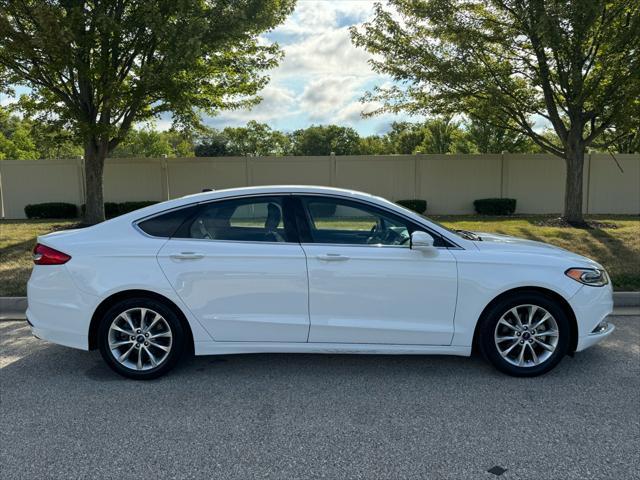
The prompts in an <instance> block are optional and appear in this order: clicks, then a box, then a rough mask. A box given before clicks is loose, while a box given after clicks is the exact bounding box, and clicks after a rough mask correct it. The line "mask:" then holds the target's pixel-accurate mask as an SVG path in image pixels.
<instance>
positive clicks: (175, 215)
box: [138, 205, 200, 238]
mask: <svg viewBox="0 0 640 480" xmlns="http://www.w3.org/2000/svg"><path fill="white" fill-rule="evenodd" d="M198 208H200V207H199V206H198V205H193V206H190V207H186V208H180V209H178V210H172V211H170V212H167V213H164V214H161V215H158V216H156V217H153V218H150V219H149V220H144V221H142V222H140V223H138V227H140V229H141V230H142V231H143V232H145V233H146V234H147V235H151V236H153V237H166V238H169V237H171V236H173V234H174V233H175V232H176V230H178V228H180V225H182V224H183V223H184V222H186V221H187V220H189V218H191V217H192V216H193V215H194V213H196V211H197V210H198Z"/></svg>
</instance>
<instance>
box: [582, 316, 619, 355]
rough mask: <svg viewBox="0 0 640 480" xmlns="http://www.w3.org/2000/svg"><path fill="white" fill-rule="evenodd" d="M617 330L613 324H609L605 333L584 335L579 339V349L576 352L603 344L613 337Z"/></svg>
mask: <svg viewBox="0 0 640 480" xmlns="http://www.w3.org/2000/svg"><path fill="white" fill-rule="evenodd" d="M615 329H616V326H615V325H614V324H613V323H609V325H608V326H607V328H606V329H605V330H603V331H599V332H598V333H590V334H589V335H583V336H582V337H580V338H579V339H578V347H577V348H576V352H580V351H582V350H585V349H587V348H589V347H591V346H593V345H595V344H596V343H599V342H601V341H602V340H604V339H605V338H607V337H608V336H609V335H611V334H612V333H613V331H614V330H615Z"/></svg>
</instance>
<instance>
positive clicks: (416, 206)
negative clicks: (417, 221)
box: [396, 200, 427, 215]
mask: <svg viewBox="0 0 640 480" xmlns="http://www.w3.org/2000/svg"><path fill="white" fill-rule="evenodd" d="M396 203H397V204H398V205H402V206H403V207H405V208H408V209H409V210H413V211H414V212H416V213H419V214H420V215H422V214H423V213H424V212H426V211H427V201H426V200H398V201H397V202H396Z"/></svg>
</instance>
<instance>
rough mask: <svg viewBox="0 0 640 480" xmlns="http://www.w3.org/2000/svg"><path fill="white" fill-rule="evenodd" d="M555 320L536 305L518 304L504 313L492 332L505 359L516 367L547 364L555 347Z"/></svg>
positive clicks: (556, 330) (558, 333) (556, 324)
mask: <svg viewBox="0 0 640 480" xmlns="http://www.w3.org/2000/svg"><path fill="white" fill-rule="evenodd" d="M559 337H560V332H559V330H558V323H557V322H556V319H555V318H554V317H553V315H551V313H549V311H547V310H546V309H544V308H542V307H540V306H538V305H528V304H525V305H518V306H517V307H513V308H511V309H509V310H508V311H507V312H505V313H504V314H503V315H502V317H500V320H498V323H497V324H496V328H495V331H494V342H495V345H496V348H497V349H498V352H499V353H500V355H501V356H502V358H503V359H504V360H506V361H507V362H509V363H510V364H511V365H515V366H516V367H525V368H529V367H535V366H538V365H541V364H543V363H544V362H546V361H547V360H548V359H549V358H550V357H551V356H552V355H553V353H554V352H555V350H556V347H557V346H558V340H559Z"/></svg>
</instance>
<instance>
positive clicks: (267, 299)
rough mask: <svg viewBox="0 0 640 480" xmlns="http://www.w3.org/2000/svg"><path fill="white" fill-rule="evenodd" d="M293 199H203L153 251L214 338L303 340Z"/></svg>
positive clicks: (302, 267) (305, 329) (303, 287)
mask: <svg viewBox="0 0 640 480" xmlns="http://www.w3.org/2000/svg"><path fill="white" fill-rule="evenodd" d="M290 201H291V197H290V196H282V197H278V196H276V197H271V196H270V197H265V196H262V197H245V198H241V199H232V200H219V201H214V202H211V203H208V204H205V205H203V207H202V208H201V209H200V210H199V211H198V213H197V214H196V215H195V216H194V217H193V218H191V219H190V220H189V221H188V222H187V224H183V226H182V227H180V229H179V230H178V232H177V233H176V234H175V235H174V237H172V238H171V239H170V240H169V241H168V242H167V243H166V244H165V245H164V246H163V248H162V249H161V250H160V252H159V253H158V261H159V262H160V265H161V267H162V269H163V271H164V273H165V275H166V276H167V278H168V279H169V281H170V282H171V284H172V286H173V288H174V289H175V291H176V292H177V294H178V295H179V296H180V297H181V298H182V300H183V301H184V302H185V303H186V305H187V306H188V307H189V309H190V310H191V312H192V313H193V314H194V315H195V316H196V317H197V318H198V320H199V321H200V322H201V323H202V325H203V326H204V327H205V328H206V329H207V331H208V332H209V333H210V335H211V336H212V337H213V338H214V340H216V341H233V342H236V341H237V342H306V341H307V335H308V333H309V310H308V287H307V267H306V260H305V255H304V252H303V250H302V248H301V247H300V244H299V243H298V241H297V234H296V230H295V225H294V224H293V223H292V222H293V221H291V222H290V221H289V215H288V204H289V203H290Z"/></svg>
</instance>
